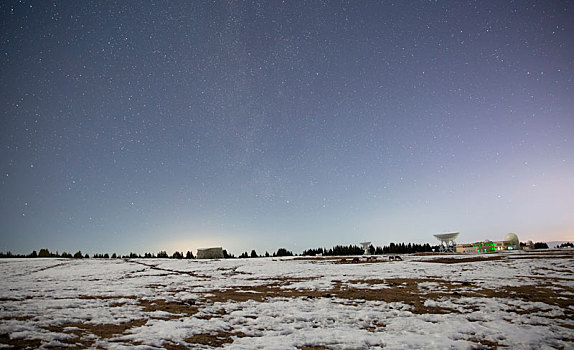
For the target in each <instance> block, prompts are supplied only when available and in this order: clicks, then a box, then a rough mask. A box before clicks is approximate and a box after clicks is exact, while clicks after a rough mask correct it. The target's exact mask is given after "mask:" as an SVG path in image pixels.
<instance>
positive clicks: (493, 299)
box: [0, 250, 574, 349]
mask: <svg viewBox="0 0 574 350" xmlns="http://www.w3.org/2000/svg"><path fill="white" fill-rule="evenodd" d="M573 254H574V253H573V251H572V250H562V251H549V252H545V253H543V254H540V253H533V252H518V253H513V254H492V255H488V256H480V257H478V259H469V257H476V256H468V255H466V256H446V257H445V256H406V257H403V259H404V260H403V261H394V262H389V261H382V258H381V257H379V261H377V262H375V263H359V264H342V263H339V260H327V259H310V260H298V259H271V258H265V259H263V258H260V259H234V260H221V261H200V260H162V259H142V260H127V261H124V260H109V259H86V260H67V259H4V260H0V277H1V278H2V283H1V285H0V348H2V347H6V348H10V347H16V348H25V347H29V348H50V347H71V348H74V347H77V348H109V349H124V348H125V349H127V348H134V347H137V348H142V349H144V348H145V349H153V348H166V349H179V348H182V349H183V348H194V349H203V348H205V349H209V348H212V347H224V348H233V349H263V348H268V349H365V348H384V347H386V348H392V349H401V348H408V349H412V348H421V349H433V348H436V349H446V348H451V349H452V348H454V349H466V348H469V349H470V348H472V349H476V348H496V347H510V348H525V349H530V348H536V349H539V348H541V349H544V348H567V349H568V348H570V349H572V348H574V317H573V315H574V303H573V300H574V270H573V269H574V264H573V262H574V258H573Z"/></svg>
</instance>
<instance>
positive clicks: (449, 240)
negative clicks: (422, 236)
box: [434, 232, 460, 253]
mask: <svg viewBox="0 0 574 350" xmlns="http://www.w3.org/2000/svg"><path fill="white" fill-rule="evenodd" d="M459 234H460V232H449V233H440V234H436V235H434V236H435V238H436V239H438V240H439V242H440V245H439V251H440V252H442V253H446V252H451V253H454V252H455V249H456V242H455V241H454V240H455V239H456V237H457V236H458V235H459Z"/></svg>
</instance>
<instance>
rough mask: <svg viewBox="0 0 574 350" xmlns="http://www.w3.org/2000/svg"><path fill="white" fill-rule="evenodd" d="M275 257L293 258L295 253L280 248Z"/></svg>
mask: <svg viewBox="0 0 574 350" xmlns="http://www.w3.org/2000/svg"><path fill="white" fill-rule="evenodd" d="M273 256H293V252H291V251H289V250H287V249H285V248H279V249H277V253H274V254H273Z"/></svg>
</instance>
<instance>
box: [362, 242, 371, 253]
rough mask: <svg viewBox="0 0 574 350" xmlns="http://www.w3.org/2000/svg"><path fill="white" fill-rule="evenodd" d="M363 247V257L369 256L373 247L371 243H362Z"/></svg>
mask: <svg viewBox="0 0 574 350" xmlns="http://www.w3.org/2000/svg"><path fill="white" fill-rule="evenodd" d="M361 246H362V247H363V255H369V254H370V252H369V247H370V246H371V242H361Z"/></svg>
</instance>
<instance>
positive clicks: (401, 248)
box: [302, 243, 439, 256]
mask: <svg viewBox="0 0 574 350" xmlns="http://www.w3.org/2000/svg"><path fill="white" fill-rule="evenodd" d="M438 248H439V246H438V245H436V246H431V245H430V244H428V243H425V244H417V243H390V244H389V245H386V246H382V247H381V246H378V247H375V246H373V245H372V244H371V245H370V246H369V248H368V253H369V254H371V255H383V254H411V253H424V252H432V251H438ZM363 253H364V249H363V248H362V247H359V246H357V245H349V246H343V245H336V246H334V247H333V248H330V249H326V248H316V249H307V250H304V251H303V254H302V255H305V256H317V255H325V256H340V255H362V254H363Z"/></svg>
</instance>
